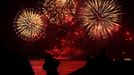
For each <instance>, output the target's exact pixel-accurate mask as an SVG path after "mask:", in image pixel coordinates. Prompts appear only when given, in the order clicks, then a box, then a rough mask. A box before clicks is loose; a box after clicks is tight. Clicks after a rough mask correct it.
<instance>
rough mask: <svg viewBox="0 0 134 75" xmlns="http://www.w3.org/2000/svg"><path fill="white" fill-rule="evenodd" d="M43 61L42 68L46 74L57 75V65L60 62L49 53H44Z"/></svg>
mask: <svg viewBox="0 0 134 75" xmlns="http://www.w3.org/2000/svg"><path fill="white" fill-rule="evenodd" d="M44 59H45V63H44V64H43V69H44V70H46V73H47V75H59V74H58V66H59V64H60V62H59V61H58V60H57V59H55V58H53V57H52V56H51V55H50V54H49V53H45V58H44Z"/></svg>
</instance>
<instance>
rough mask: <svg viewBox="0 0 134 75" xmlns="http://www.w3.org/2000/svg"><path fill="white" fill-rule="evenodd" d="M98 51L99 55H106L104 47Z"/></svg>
mask: <svg viewBox="0 0 134 75" xmlns="http://www.w3.org/2000/svg"><path fill="white" fill-rule="evenodd" d="M99 53H100V56H106V49H105V48H101V49H100V52H99Z"/></svg>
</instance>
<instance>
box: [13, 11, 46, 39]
mask: <svg viewBox="0 0 134 75" xmlns="http://www.w3.org/2000/svg"><path fill="white" fill-rule="evenodd" d="M14 27H15V32H16V34H18V36H20V37H21V38H22V39H23V40H26V41H34V40H38V39H39V38H40V37H42V36H43V31H44V29H45V28H44V27H45V26H44V21H43V19H42V17H41V15H40V14H39V13H37V11H34V10H32V9H25V10H22V11H21V13H19V14H18V15H17V17H16V18H15V25H14Z"/></svg>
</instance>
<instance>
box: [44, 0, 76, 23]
mask: <svg viewBox="0 0 134 75" xmlns="http://www.w3.org/2000/svg"><path fill="white" fill-rule="evenodd" d="M43 11H44V14H45V15H47V17H48V19H49V22H50V23H52V24H56V25H62V24H65V23H68V22H70V21H72V19H73V18H74V14H75V11H76V3H75V1H74V0H45V1H44V3H43Z"/></svg>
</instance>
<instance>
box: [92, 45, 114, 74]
mask: <svg viewBox="0 0 134 75" xmlns="http://www.w3.org/2000/svg"><path fill="white" fill-rule="evenodd" d="M95 71H96V72H95V74H103V75H109V74H110V75H111V74H112V59H111V58H110V57H108V56H107V54H106V49H105V48H101V49H100V51H99V56H97V57H96V60H95Z"/></svg>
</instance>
